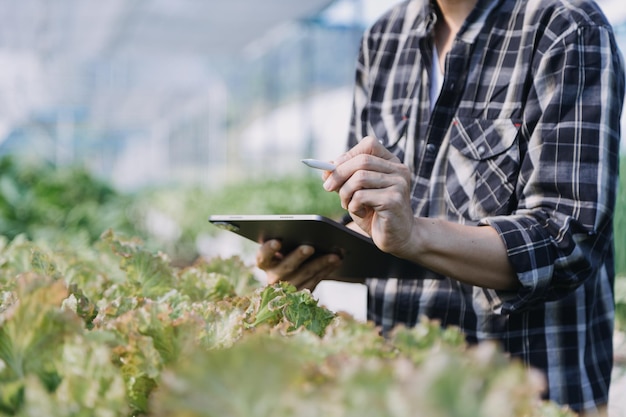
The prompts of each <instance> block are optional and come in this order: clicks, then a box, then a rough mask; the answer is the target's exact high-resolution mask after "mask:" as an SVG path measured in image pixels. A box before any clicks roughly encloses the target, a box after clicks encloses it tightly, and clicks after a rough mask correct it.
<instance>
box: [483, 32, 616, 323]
mask: <svg viewBox="0 0 626 417" xmlns="http://www.w3.org/2000/svg"><path fill="white" fill-rule="evenodd" d="M546 32H548V31H546ZM557 33H558V32H557ZM548 38H550V37H549V36H544V39H546V40H547V39H548ZM536 56H537V61H536V62H535V63H533V71H534V73H533V77H532V81H531V83H532V87H531V88H530V95H529V99H528V101H527V104H526V109H525V110H524V125H523V127H522V129H523V130H522V136H523V137H524V138H525V139H524V140H526V141H527V148H526V152H525V155H522V160H521V170H520V176H519V178H518V184H517V190H516V192H517V198H518V206H517V210H516V211H515V212H514V213H513V214H512V215H509V216H500V217H491V218H485V219H483V220H482V221H481V222H480V224H482V225H490V226H492V227H494V228H495V229H496V230H497V231H498V233H499V234H500V236H501V238H502V240H503V242H504V244H505V245H506V248H507V252H508V256H509V259H510V262H511V264H512V266H513V268H514V270H515V271H516V273H517V276H518V279H519V281H520V283H521V287H520V290H519V291H518V292H517V293H515V294H510V293H508V294H507V293H502V294H501V295H502V311H503V312H504V313H511V312H516V311H523V310H526V309H529V308H532V307H533V306H534V305H538V304H541V303H545V302H547V301H552V300H556V299H559V298H562V297H564V296H567V295H568V294H570V293H571V292H572V291H574V290H575V289H576V288H578V287H579V286H580V285H581V284H583V283H584V282H585V281H586V280H589V279H595V278H594V277H596V276H598V275H599V272H598V271H599V269H600V268H602V267H603V265H604V264H605V262H609V261H610V262H613V259H612V250H611V248H612V239H613V219H612V216H613V209H614V206H615V199H616V189H617V179H618V165H619V140H620V118H621V111H622V104H623V97H624V73H623V64H622V58H621V55H620V53H619V51H618V49H617V47H616V45H615V41H614V38H613V35H612V32H611V30H610V28H607V27H604V26H601V25H587V26H581V27H576V28H570V29H568V32H567V33H564V34H563V35H562V36H560V37H558V38H551V39H550V41H549V44H548V45H547V46H546V47H545V48H543V49H542V45H541V42H540V43H539V48H538V51H537V54H536Z"/></svg>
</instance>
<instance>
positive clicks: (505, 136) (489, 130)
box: [445, 118, 521, 221]
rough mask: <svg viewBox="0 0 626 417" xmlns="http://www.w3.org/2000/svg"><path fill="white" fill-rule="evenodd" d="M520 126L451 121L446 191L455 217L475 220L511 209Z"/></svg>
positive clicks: (502, 122) (501, 121)
mask: <svg viewBox="0 0 626 417" xmlns="http://www.w3.org/2000/svg"><path fill="white" fill-rule="evenodd" d="M520 126H521V124H520V123H516V122H515V121H513V120H510V119H495V120H484V119H463V118H455V119H454V120H453V122H452V126H451V129H450V136H449V138H450V149H449V152H448V160H447V165H446V166H447V168H446V172H445V183H446V187H445V190H446V201H447V204H448V207H449V209H450V210H451V211H453V212H454V214H455V215H456V216H461V217H464V218H466V219H468V220H471V221H477V220H480V219H482V218H484V217H489V216H497V215H502V214H508V213H510V211H511V210H513V206H514V205H515V204H516V201H515V199H514V191H515V186H516V183H517V178H518V175H519V170H520V148H519V140H518V136H519V133H520Z"/></svg>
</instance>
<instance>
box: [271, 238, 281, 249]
mask: <svg viewBox="0 0 626 417" xmlns="http://www.w3.org/2000/svg"><path fill="white" fill-rule="evenodd" d="M270 248H272V250H278V249H280V244H279V243H278V242H277V241H275V240H273V241H272V242H270Z"/></svg>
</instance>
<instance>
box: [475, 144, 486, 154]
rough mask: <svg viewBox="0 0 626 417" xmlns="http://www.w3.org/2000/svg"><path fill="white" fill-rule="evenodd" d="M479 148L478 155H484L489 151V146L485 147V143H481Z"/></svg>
mask: <svg viewBox="0 0 626 417" xmlns="http://www.w3.org/2000/svg"><path fill="white" fill-rule="evenodd" d="M477 150H478V155H484V154H485V151H487V148H485V146H484V145H480V146H479V147H478V149H477Z"/></svg>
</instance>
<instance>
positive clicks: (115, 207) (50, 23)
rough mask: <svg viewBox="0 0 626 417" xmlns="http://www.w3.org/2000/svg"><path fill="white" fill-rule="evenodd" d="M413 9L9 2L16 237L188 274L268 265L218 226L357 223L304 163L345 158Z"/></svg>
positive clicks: (2, 108) (3, 76)
mask: <svg viewBox="0 0 626 417" xmlns="http://www.w3.org/2000/svg"><path fill="white" fill-rule="evenodd" d="M397 1H398V0H309V1H306V2H294V1H292V0H264V1H262V2H261V1H257V0H228V1H226V0H204V1H200V0H107V1H101V2H94V1H84V0H19V1H18V0H0V20H1V24H0V157H4V158H8V159H7V160H8V161H11V162H10V163H8V162H6V163H5V164H4V165H0V169H1V171H0V209H1V210H0V229H2V230H1V232H2V234H4V235H6V236H8V237H9V238H11V237H14V236H16V235H18V234H20V233H24V232H25V233H26V234H27V235H28V236H29V237H31V238H36V237H39V236H44V237H47V238H49V239H50V238H59V237H58V235H57V234H55V232H54V230H53V229H55V227H56V223H58V222H60V228H59V227H56V229H60V230H61V231H62V233H63V234H64V235H67V234H68V233H67V232H68V231H69V229H70V228H71V227H73V226H76V227H77V228H79V229H80V228H81V227H82V228H83V229H84V228H85V225H87V226H89V227H91V229H92V230H91V232H90V234H91V236H90V237H91V238H92V239H94V238H95V237H97V236H98V235H99V233H101V231H102V229H104V228H106V227H111V228H115V229H124V228H126V229H127V230H128V231H129V233H132V234H140V235H143V236H144V237H148V239H149V240H150V241H152V242H155V243H154V247H155V248H158V249H163V250H166V251H167V252H169V253H170V254H171V255H172V256H173V257H174V258H175V260H177V261H178V262H179V263H181V264H184V263H188V262H190V261H191V260H193V258H194V257H196V256H198V254H201V255H206V256H216V255H222V256H229V255H232V254H243V253H247V254H248V256H250V254H251V253H252V252H253V248H249V247H248V248H247V249H246V248H244V247H242V245H245V243H242V242H241V241H240V240H237V239H238V238H234V237H233V236H229V234H218V235H216V234H215V231H214V230H212V226H210V225H209V224H208V223H206V218H207V216H208V215H209V214H215V213H218V212H222V213H227V212H230V213H243V212H250V213H286V212H291V213H294V212H304V213H319V214H324V215H328V216H339V215H341V210H340V207H339V205H338V201H337V200H335V199H334V197H333V196H326V195H324V194H327V193H323V192H322V190H321V187H319V183H320V179H319V173H317V172H315V173H311V172H310V170H307V168H305V167H304V166H303V165H302V164H300V162H299V160H300V159H301V158H303V157H317V158H322V159H330V158H332V157H334V156H336V155H337V154H339V153H340V152H342V150H343V149H344V144H345V139H346V137H347V131H348V122H349V115H350V105H351V89H352V83H353V77H354V65H355V59H356V55H357V49H358V43H359V41H360V38H361V35H362V32H363V30H364V29H365V28H366V27H367V26H368V25H369V24H371V23H372V22H373V21H374V20H375V19H376V18H377V17H378V16H380V14H382V13H383V12H384V11H385V10H387V9H388V8H389V7H391V6H392V5H393V4H394V3H396V2H397ZM599 4H600V6H601V7H602V8H603V9H604V11H605V12H606V15H607V16H608V18H609V19H610V20H611V22H612V23H613V25H614V27H615V30H616V33H617V36H618V38H619V42H620V45H621V46H622V47H624V46H626V8H624V7H623V4H622V1H621V0H603V1H600V2H599ZM622 149H626V148H624V144H622ZM26 167H29V168H26ZM70 167H71V169H72V170H76V169H79V170H80V173H78V174H77V172H76V171H74V173H73V174H62V172H64V170H67V169H69V168H70ZM21 170H30V171H28V172H31V171H33V170H34V172H35V173H32V172H31V174H29V175H30V177H29V176H28V175H26V174H24V173H23V172H22V171H21ZM11 173H13V174H11ZM57 177H59V178H57ZM29 178H30V179H29ZM89 181H100V182H99V183H98V184H99V185H98V187H101V188H102V189H101V190H100V191H98V192H97V193H96V192H95V191H94V190H95V189H96V188H97V187H96V186H95V185H94V184H92V183H90V182H89ZM260 181H261V182H260ZM81 187H82V188H81ZM622 188H623V187H622ZM81 189H82V190H83V191H85V190H91V191H89V192H91V194H92V195H91V197H87V194H84V193H82V194H81V192H82V191H81V192H79V191H80V190H81ZM98 189H99V188H98ZM155 190H158V192H157V191H155ZM105 191H106V192H105ZM107 193H108V194H107ZM110 195H116V196H118V197H119V198H118V200H117V201H119V200H120V199H121V201H124V203H123V204H119V203H115V204H105V203H106V201H108V200H106V199H107V198H109V197H106V196H110ZM119 195H121V197H120V196H119ZM128 196H132V201H131V200H129V199H127V200H124V199H123V198H124V197H128ZM621 198H622V199H623V195H622V197H621ZM90 199H91V200H90ZM87 203H90V204H87ZM620 204H622V203H620ZM3 205H4V209H2V207H3ZM37 207H38V208H37ZM620 207H621V206H620ZM103 208H104V210H103ZM69 209H71V210H69ZM2 210H4V211H2ZM618 211H619V212H620V213H621V212H622V211H623V210H618ZM619 216H620V217H619V218H618V221H617V222H616V224H617V226H616V227H626V225H625V223H626V220H624V216H623V215H621V214H619ZM33 217H34V218H35V219H34V220H33ZM61 220H62V221H61ZM33 222H34V223H33ZM33 224H34V226H33ZM52 226H55V227H52ZM618 230H619V229H618ZM618 235H619V233H618ZM624 239H626V238H622V240H624ZM624 247H626V245H624V246H623V247H620V250H621V249H624ZM246 250H247V252H246ZM624 250H626V249H624ZM624 258H626V255H622V256H621V259H620V260H618V261H619V262H621V264H623V265H621V266H620V267H618V270H621V271H625V270H626V260H625V259H624Z"/></svg>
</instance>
